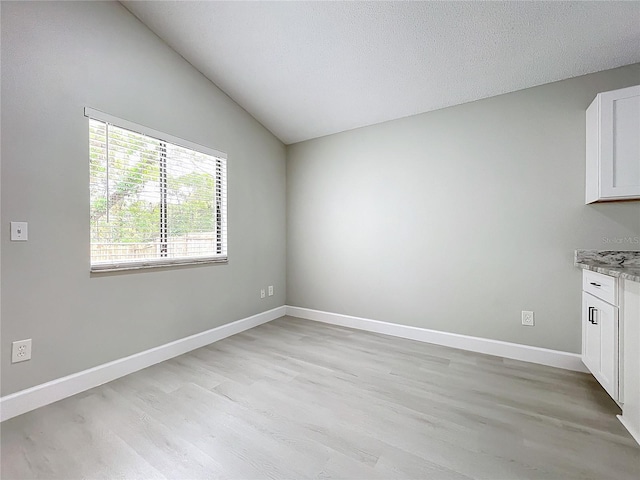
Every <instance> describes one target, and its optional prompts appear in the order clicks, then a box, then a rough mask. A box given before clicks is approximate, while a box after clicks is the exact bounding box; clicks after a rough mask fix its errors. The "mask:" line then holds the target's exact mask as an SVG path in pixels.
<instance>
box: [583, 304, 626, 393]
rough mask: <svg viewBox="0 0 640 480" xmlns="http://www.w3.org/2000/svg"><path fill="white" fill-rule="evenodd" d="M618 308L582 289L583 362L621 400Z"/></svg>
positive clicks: (605, 387) (607, 389)
mask: <svg viewBox="0 0 640 480" xmlns="http://www.w3.org/2000/svg"><path fill="white" fill-rule="evenodd" d="M618 333H619V324H618V308H617V307H616V306H614V305H611V304H609V303H607V302H605V301H604V300H601V299H599V298H597V297H595V296H593V295H592V294H590V293H587V292H582V361H583V362H584V364H585V365H586V366H587V368H588V369H589V370H590V371H591V373H592V374H593V376H594V377H596V380H598V382H600V384H601V385H602V386H603V387H604V389H605V390H606V391H607V393H608V394H609V395H611V397H612V398H613V399H614V400H616V401H617V400H619V374H618V364H619V342H618Z"/></svg>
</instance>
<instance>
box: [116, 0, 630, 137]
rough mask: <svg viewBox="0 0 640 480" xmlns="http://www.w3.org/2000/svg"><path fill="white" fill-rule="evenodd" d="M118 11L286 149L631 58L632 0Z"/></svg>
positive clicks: (143, 5)
mask: <svg viewBox="0 0 640 480" xmlns="http://www.w3.org/2000/svg"><path fill="white" fill-rule="evenodd" d="M122 3H123V4H124V5H125V7H126V8H127V9H129V10H130V11H131V12H132V13H133V14H134V15H136V16H137V17H138V18H139V19H140V20H141V21H142V22H143V23H145V24H146V25H147V26H148V27H149V28H150V29H151V30H153V31H154V32H155V33H156V34H157V35H158V36H159V37H160V38H162V39H163V40H164V41H165V42H166V43H167V44H168V45H170V46H171V47H172V48H173V49H175V50H176V51H177V52H178V53H180V54H181V55H182V56H183V57H184V58H185V59H186V60H187V61H189V62H190V63H191V64H192V65H193V66H194V67H196V68H197V69H198V70H200V71H201V72H202V73H203V74H204V75H206V76H207V77H208V78H209V79H211V81H213V82H214V83H215V84H216V85H218V86H219V87H220V88H221V89H222V90H224V91H225V92H226V93H227V94H228V95H229V96H230V97H231V98H233V99H234V100H235V101H236V102H238V103H239V104H240V105H241V106H242V107H244V108H245V109H246V110H247V111H248V112H249V113H251V115H253V116H254V117H255V118H256V119H257V120H258V121H260V122H261V123H262V124H263V125H265V126H266V127H267V128H268V129H269V130H271V132H273V133H274V134H275V135H276V136H277V137H278V138H280V139H281V140H282V141H283V142H284V143H287V144H290V143H295V142H299V141H302V140H307V139H310V138H315V137H319V136H323V135H328V134H331V133H336V132H341V131H344V130H349V129H352V128H356V127H361V126H365V125H371V124H374V123H379V122H384V121H386V120H391V119H394V118H400V117H405V116H408V115H414V114H417V113H422V112H426V111H429V110H435V109H438V108H442V107H447V106H450V105H456V104H460V103H464V102H469V101H473V100H477V99H480V98H485V97H489V96H493V95H498V94H501V93H506V92H511V91H515V90H519V89H523V88H527V87H532V86H535V85H540V84H543V83H548V82H552V81H555V80H560V79H565V78H569V77H574V76H578V75H583V74H586V73H591V72H596V71H600V70H606V69H609V68H614V67H618V66H621V65H628V64H630V63H635V62H640V2H619V3H618V2H504V3H503V2H499V3H493V2H491V3H485V2H213V1H208V2H173V1H169V2H161V1H144V2H139V1H133V2H131V1H125V2H122ZM639 80H640V79H639ZM639 83H640V82H639Z"/></svg>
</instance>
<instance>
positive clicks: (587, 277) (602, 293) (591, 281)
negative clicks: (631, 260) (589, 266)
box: [582, 270, 618, 306]
mask: <svg viewBox="0 0 640 480" xmlns="http://www.w3.org/2000/svg"><path fill="white" fill-rule="evenodd" d="M582 290H584V291H585V292H588V293H590V294H591V295H593V296H594V297H597V298H599V299H601V300H604V301H605V302H607V303H610V304H611V305H615V306H618V279H617V278H615V277H610V276H608V275H603V274H601V273H598V272H592V271H591V270H583V273H582Z"/></svg>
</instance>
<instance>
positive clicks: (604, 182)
mask: <svg viewBox="0 0 640 480" xmlns="http://www.w3.org/2000/svg"><path fill="white" fill-rule="evenodd" d="M630 199H640V85H638V86H635V87H628V88H622V89H620V90H614V91H612V92H604V93H599V94H598V95H597V96H596V98H595V100H594V101H593V102H592V103H591V105H590V106H589V108H588V109H587V185H586V203H593V202H603V201H612V200H630Z"/></svg>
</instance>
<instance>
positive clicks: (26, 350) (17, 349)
mask: <svg viewBox="0 0 640 480" xmlns="http://www.w3.org/2000/svg"><path fill="white" fill-rule="evenodd" d="M27 360H31V339H30V338H28V339H26V340H18V341H17V342H13V343H12V344H11V363H18V362H25V361H27Z"/></svg>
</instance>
